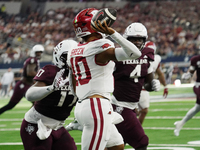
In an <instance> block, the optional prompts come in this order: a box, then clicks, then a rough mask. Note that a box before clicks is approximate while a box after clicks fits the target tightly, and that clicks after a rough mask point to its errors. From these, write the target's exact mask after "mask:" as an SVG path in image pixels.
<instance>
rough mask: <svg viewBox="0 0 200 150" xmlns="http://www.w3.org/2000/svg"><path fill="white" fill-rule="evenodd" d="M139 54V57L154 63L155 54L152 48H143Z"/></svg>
mask: <svg viewBox="0 0 200 150" xmlns="http://www.w3.org/2000/svg"><path fill="white" fill-rule="evenodd" d="M141 53H142V56H141V57H147V58H148V59H149V60H150V61H154V57H155V54H154V50H153V49H152V48H148V47H144V48H143V49H142V51H141Z"/></svg>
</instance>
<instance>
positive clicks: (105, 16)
mask: <svg viewBox="0 0 200 150" xmlns="http://www.w3.org/2000/svg"><path fill="white" fill-rule="evenodd" d="M116 17H117V11H116V10H115V9H113V8H104V9H100V10H99V11H98V12H97V13H96V14H95V15H94V16H93V17H92V20H91V25H92V27H93V28H95V24H94V21H97V24H98V20H99V21H100V22H101V24H102V25H104V23H103V21H104V20H105V21H106V23H107V25H108V26H109V27H110V26H111V25H113V23H114V22H115V20H116Z"/></svg>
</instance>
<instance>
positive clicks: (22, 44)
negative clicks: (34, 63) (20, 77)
mask: <svg viewBox="0 0 200 150" xmlns="http://www.w3.org/2000/svg"><path fill="white" fill-rule="evenodd" d="M3 4H4V6H5V12H2V11H1V13H0V76H1V75H2V74H3V73H4V72H5V71H6V70H7V68H9V67H12V68H13V71H14V72H15V71H18V70H19V68H21V67H22V66H23V61H24V60H25V59H26V58H27V57H28V55H29V52H30V49H31V47H32V46H33V45H34V44H38V43H40V44H43V45H44V46H45V48H46V50H45V52H44V55H43V58H42V60H41V66H44V65H46V64H50V63H51V59H52V50H53V47H54V46H55V45H56V44H57V43H58V42H60V41H61V40H63V39H66V38H72V39H75V40H77V41H78V40H80V39H77V38H76V37H75V34H74V31H73V26H72V20H73V18H74V16H75V15H76V13H77V12H78V11H79V10H81V9H84V8H87V7H96V8H99V9H100V8H104V7H113V8H116V9H117V11H118V14H117V15H118V16H117V21H116V22H115V24H114V25H113V28H114V29H116V30H117V31H118V32H120V33H121V34H123V31H124V29H125V28H126V26H128V25H129V24H130V23H132V22H135V21H138V22H141V23H143V24H145V26H146V27H147V30H148V35H149V40H152V41H154V42H155V43H156V45H157V53H158V54H160V55H161V57H162V65H163V70H165V71H166V73H167V69H169V68H170V65H173V74H172V78H171V80H170V83H168V84H169V96H168V98H167V99H163V98H162V88H161V91H160V92H158V93H155V92H152V93H151V107H150V112H149V114H148V116H147V119H146V120H145V123H144V129H145V132H147V134H148V136H149V137H150V139H151V140H150V143H151V144H150V148H148V149H151V147H152V146H160V147H161V146H168V147H174V150H175V149H176V150H200V145H199V144H198V143H195V142H194V143H192V144H191V143H190V144H189V145H188V142H190V141H198V140H199V121H198V119H199V114H198V115H197V116H195V117H194V118H193V119H192V120H191V121H189V122H188V123H187V124H186V125H185V128H183V131H181V136H180V137H175V136H174V135H173V129H174V125H173V123H174V121H176V120H179V119H181V118H182V117H183V116H184V115H185V113H186V112H187V111H188V110H189V109H190V108H191V107H192V106H193V105H194V102H195V96H194V93H193V91H192V86H193V84H189V85H186V86H185V85H182V86H176V85H173V83H174V81H175V80H176V79H180V77H181V75H182V73H183V72H185V71H186V70H187V69H188V66H189V59H190V58H191V57H192V56H193V55H196V54H199V47H200V1H199V0H157V1H154V0H149V1H147V0H132V1H131V0H129V1H124V0H115V1H114V0H107V1H103V0H100V1H92V0H91V1H89V0H88V1H86V0H79V1H78V0H75V1H72V0H71V1H70V0H48V1H47V0H7V1H0V6H2V5H3ZM1 9H2V8H1ZM193 81H194V80H189V81H184V82H189V83H190V82H193ZM187 86H188V87H187ZM8 100H9V99H8V98H0V107H1V106H3V105H4V104H6V103H7V101H8ZM160 102H162V103H160ZM29 108H30V104H29V103H28V102H27V101H26V100H25V99H23V100H22V102H21V103H20V104H19V105H18V106H17V107H16V108H14V109H13V110H11V111H9V112H8V113H5V114H3V115H1V116H0V149H2V150H6V149H9V150H12V149H17V150H18V149H20V150H21V149H22V144H21V140H20V136H19V127H20V124H21V120H22V118H23V116H24V113H25V112H26V111H27V110H28V109H29ZM72 119H73V114H72V116H70V118H69V119H68V120H67V121H66V124H67V123H69V122H71V121H72ZM152 119H154V121H152ZM71 133H72V135H73V137H75V141H76V142H77V143H79V144H78V146H79V147H78V148H79V149H80V132H78V131H77V132H76V131H75V132H73V131H72V132H71ZM12 145H13V146H12ZM175 147H176V148H175ZM177 147H179V149H178V148H177ZM154 149H155V148H154ZM157 149H159V148H157ZM160 149H161V148H160ZM162 149H167V148H162ZM168 149H170V148H168ZM171 149H173V148H171Z"/></svg>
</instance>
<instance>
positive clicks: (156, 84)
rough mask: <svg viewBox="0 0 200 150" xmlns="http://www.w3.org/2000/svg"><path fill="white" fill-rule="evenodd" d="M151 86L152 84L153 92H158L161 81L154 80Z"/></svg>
mask: <svg viewBox="0 0 200 150" xmlns="http://www.w3.org/2000/svg"><path fill="white" fill-rule="evenodd" d="M151 84H152V90H154V91H156V92H157V91H159V90H160V81H159V80H157V79H153V80H152V81H151Z"/></svg>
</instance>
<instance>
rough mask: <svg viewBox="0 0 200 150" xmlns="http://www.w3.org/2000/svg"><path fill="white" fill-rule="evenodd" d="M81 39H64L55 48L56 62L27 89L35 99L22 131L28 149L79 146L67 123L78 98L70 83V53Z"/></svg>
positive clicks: (24, 143)
mask: <svg viewBox="0 0 200 150" xmlns="http://www.w3.org/2000/svg"><path fill="white" fill-rule="evenodd" d="M74 45H77V42H75V41H73V40H64V41H62V42H60V43H59V44H58V45H57V46H56V47H54V51H53V63H54V65H46V66H44V67H43V68H41V69H40V70H39V71H38V73H37V75H36V76H35V77H34V80H35V81H36V83H35V84H34V85H32V86H31V87H30V88H29V89H28V90H27V92H26V98H27V99H28V100H29V101H31V102H35V103H34V106H33V107H32V108H31V109H30V110H29V111H28V112H27V113H26V114H25V117H24V119H23V122H22V125H21V129H20V135H21V138H22V142H23V145H24V148H25V150H32V149H42V150H63V149H68V150H76V149H77V147H76V145H75V142H74V139H73V138H72V137H71V136H70V134H69V133H68V131H67V130H66V129H65V128H64V127H63V124H64V121H65V119H66V118H67V117H68V116H69V115H70V112H71V110H72V109H73V107H74V105H75V103H76V101H77V98H76V97H74V96H73V94H72V93H71V90H70V87H69V82H68V81H69V80H68V77H67V76H68V72H69V70H68V66H67V62H66V60H67V54H68V50H69V49H71V48H72V47H73V46H74Z"/></svg>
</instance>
